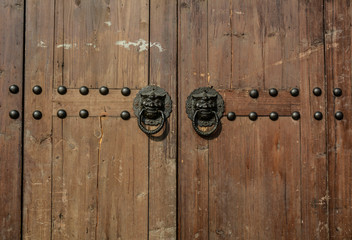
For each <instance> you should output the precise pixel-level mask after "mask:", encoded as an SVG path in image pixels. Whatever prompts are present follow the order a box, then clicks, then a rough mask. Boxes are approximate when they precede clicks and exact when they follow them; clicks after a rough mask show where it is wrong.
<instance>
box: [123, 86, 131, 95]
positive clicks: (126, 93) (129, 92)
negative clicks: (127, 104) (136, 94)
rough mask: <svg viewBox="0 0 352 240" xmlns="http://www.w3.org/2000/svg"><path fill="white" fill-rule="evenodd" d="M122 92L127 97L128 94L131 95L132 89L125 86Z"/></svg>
mask: <svg viewBox="0 0 352 240" xmlns="http://www.w3.org/2000/svg"><path fill="white" fill-rule="evenodd" d="M121 93H122V95H124V96H125V97H127V96H129V95H130V94H131V89H129V88H128V87H124V88H122V89H121Z"/></svg>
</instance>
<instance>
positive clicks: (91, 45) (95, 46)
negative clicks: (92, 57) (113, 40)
mask: <svg viewBox="0 0 352 240" xmlns="http://www.w3.org/2000/svg"><path fill="white" fill-rule="evenodd" d="M86 45H87V46H89V47H93V48H97V45H95V44H94V43H86Z"/></svg>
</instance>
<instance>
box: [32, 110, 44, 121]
mask: <svg viewBox="0 0 352 240" xmlns="http://www.w3.org/2000/svg"><path fill="white" fill-rule="evenodd" d="M32 115H33V118H34V119H35V120H39V119H41V118H42V116H43V115H42V112H41V111H38V110H35V111H34V112H33V114H32Z"/></svg>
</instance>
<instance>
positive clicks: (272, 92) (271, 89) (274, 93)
mask: <svg viewBox="0 0 352 240" xmlns="http://www.w3.org/2000/svg"><path fill="white" fill-rule="evenodd" d="M278 94H279V92H278V91H277V89H276V88H270V89H269V95H270V96H272V97H276V96H277V95H278Z"/></svg>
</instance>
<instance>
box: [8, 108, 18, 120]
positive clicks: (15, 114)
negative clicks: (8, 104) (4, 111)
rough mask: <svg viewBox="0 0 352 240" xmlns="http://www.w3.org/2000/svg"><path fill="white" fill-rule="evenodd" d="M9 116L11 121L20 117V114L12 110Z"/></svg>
mask: <svg viewBox="0 0 352 240" xmlns="http://www.w3.org/2000/svg"><path fill="white" fill-rule="evenodd" d="M9 116H10V118H12V119H17V118H19V117H20V113H19V112H18V111H17V110H12V111H10V112H9Z"/></svg>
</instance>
